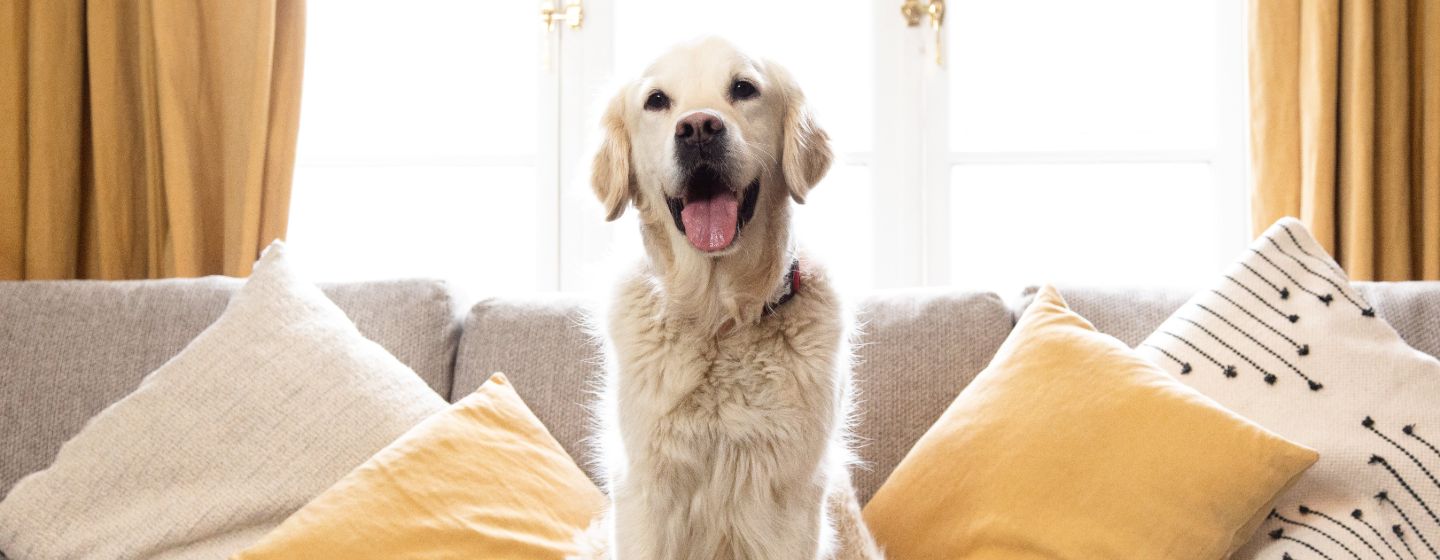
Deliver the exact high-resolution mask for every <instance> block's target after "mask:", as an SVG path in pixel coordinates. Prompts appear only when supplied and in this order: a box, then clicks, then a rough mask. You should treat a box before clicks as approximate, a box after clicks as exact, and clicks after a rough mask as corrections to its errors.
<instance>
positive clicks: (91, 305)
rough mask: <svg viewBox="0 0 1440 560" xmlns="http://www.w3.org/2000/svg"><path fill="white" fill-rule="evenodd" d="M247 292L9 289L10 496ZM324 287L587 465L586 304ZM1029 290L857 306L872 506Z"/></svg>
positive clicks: (448, 386) (1439, 317)
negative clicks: (500, 389)
mask: <svg viewBox="0 0 1440 560" xmlns="http://www.w3.org/2000/svg"><path fill="white" fill-rule="evenodd" d="M239 285H240V281H239V280H236V279H232V278H218V277H216V278H201V279H193V280H159V281H133V282H85V281H63V282H0V495H4V494H5V493H6V492H8V491H9V489H10V487H11V486H12V485H13V484H14V483H15V482H16V481H17V480H19V479H20V478H21V477H23V476H24V475H26V474H28V473H30V472H33V471H36V470H39V469H42V468H44V467H45V466H46V465H47V464H48V463H49V462H50V461H51V460H52V459H53V457H54V455H55V453H56V451H57V450H58V449H59V447H60V445H61V444H62V443H63V442H64V441H65V440H67V439H68V438H70V437H71V436H73V435H74V434H75V433H76V432H78V431H79V430H80V429H81V427H83V426H84V424H85V421H86V419H88V418H90V417H91V416H93V415H95V414H96V413H98V412H99V411H100V410H101V409H103V408H104V407H105V406H107V405H109V404H110V403H112V402H114V401H116V400H118V399H120V398H121V397H123V396H125V395H126V394H127V393H129V392H130V391H131V390H133V389H134V388H135V386H136V385H138V384H139V383H140V380H141V378H142V377H144V375H145V374H146V373H148V372H150V371H151V370H153V369H155V368H156V367H158V366H160V365H161V364H162V363H164V362H165V361H166V360H168V359H169V358H170V357H171V356H174V355H175V354H176V353H178V352H179V351H180V350H181V349H182V348H184V346H185V345H186V343H188V342H189V341H190V340H191V339H192V338H194V337H195V336H196V335H197V334H199V332H200V331H201V330H203V329H204V328H205V327H206V326H208V325H209V324H210V323H211V322H212V321H214V320H215V318H216V317H218V316H219V315H220V313H221V312H222V311H223V310H224V307H225V303H226V301H227V300H228V297H229V295H230V294H231V293H232V292H234V290H235V289H236V288H237V287H238V286H239ZM323 287H324V289H325V292H326V293H327V294H329V296H330V297H331V299H333V300H334V301H335V302H336V303H337V304H338V305H339V306H340V307H341V308H342V309H344V310H345V311H346V313H348V314H349V315H350V317H351V318H352V319H353V320H354V321H355V323H356V324H357V325H358V326H359V328H360V331H361V332H362V333H364V334H365V335H366V336H368V337H370V338H371V339H372V340H375V341H376V342H378V343H380V344H381V345H382V346H384V347H385V348H387V349H389V350H390V352H391V353H393V354H395V355H396V356H397V357H398V358H399V359H400V360H401V361H403V362H405V363H406V364H408V365H409V366H410V367H411V368H412V369H414V370H415V372H416V373H417V374H419V375H420V376H421V377H422V378H424V379H425V381H426V382H428V383H429V384H430V386H431V387H433V388H434V389H435V390H436V391H437V392H439V393H440V394H441V395H443V396H446V397H447V398H449V399H450V400H452V401H453V400H456V399H458V398H460V397H463V396H464V395H466V394H468V393H469V392H471V391H472V390H474V389H475V388H476V387H478V386H479V385H480V383H482V382H483V381H484V380H485V379H486V377H487V376H489V374H490V373H491V372H495V371H503V372H506V373H507V374H508V375H509V376H510V378H511V380H512V382H513V383H514V385H515V387H516V388H517V389H518V390H519V392H520V394H521V396H522V397H524V398H525V400H526V402H527V403H528V404H529V405H530V407H531V408H533V409H534V410H535V413H536V414H537V415H538V416H539V417H540V419H541V420H543V421H544V422H545V424H546V425H547V426H548V427H549V428H550V430H551V431H552V432H553V433H554V434H555V437H556V438H557V439H559V440H560V443H561V444H562V445H564V446H565V448H566V449H567V450H569V451H570V452H571V454H572V455H573V456H575V457H576V459H577V460H578V461H579V462H580V463H581V465H584V466H587V467H588V466H589V465H590V461H589V460H588V457H587V455H586V444H585V439H586V436H587V426H589V425H590V423H589V422H588V414H589V413H588V411H587V408H586V404H587V403H588V402H590V400H591V396H590V395H591V390H592V389H593V387H594V381H595V376H596V371H597V370H598V368H599V364H598V360H597V359H596V355H595V354H596V347H595V346H594V345H593V343H592V341H590V340H589V339H588V338H587V336H586V335H585V331H584V329H583V328H582V326H581V325H582V321H583V317H584V315H583V314H584V310H585V309H586V306H587V302H586V301H584V300H581V299H577V298H573V297H568V296H556V297H553V298H545V299H529V300H522V299H487V300H483V301H480V302H479V303H476V304H474V305H473V306H468V309H465V307H466V306H464V305H463V304H462V303H461V302H458V301H456V299H455V296H454V295H453V294H452V293H451V291H450V290H448V289H447V288H446V286H445V285H444V284H443V283H441V282H435V281H425V280H405V281H391V282H367V283H354V284H340V285H327V286H323ZM1361 291H1362V292H1363V293H1364V294H1365V295H1366V296H1367V297H1368V298H1369V299H1370V300H1371V302H1372V303H1373V304H1375V305H1376V307H1377V309H1378V310H1379V314H1380V315H1381V316H1382V317H1384V318H1385V319H1386V320H1388V321H1389V322H1390V323H1391V324H1392V325H1394V326H1395V328H1396V329H1397V330H1398V331H1399V332H1400V334H1401V336H1402V337H1404V338H1405V340H1406V341H1408V342H1409V343H1410V344H1411V345H1412V346H1414V347H1416V348H1417V349H1419V350H1421V351H1424V352H1428V353H1430V354H1432V355H1434V354H1436V353H1437V352H1440V282H1428V283H1420V282H1416V283H1390V284H1362V285H1361ZM1061 292H1062V293H1063V294H1064V295H1065V297H1066V298H1067V300H1068V301H1069V302H1070V304H1071V305H1072V306H1073V307H1074V308H1075V309H1076V311H1078V312H1079V313H1080V314H1082V315H1084V316H1085V317H1087V318H1089V319H1090V320H1091V321H1092V322H1093V323H1094V324H1095V325H1096V327H1098V328H1099V329H1100V330H1101V331H1104V332H1107V333H1110V334H1112V335H1114V336H1116V337H1117V338H1119V339H1121V340H1123V341H1124V342H1126V343H1127V344H1130V345H1134V344H1136V343H1138V342H1139V341H1140V340H1141V339H1143V338H1144V337H1145V336H1146V335H1148V334H1149V332H1150V331H1151V330H1153V329H1154V328H1155V327H1156V326H1158V325H1159V324H1160V323H1161V322H1162V321H1163V320H1164V319H1165V318H1166V317H1167V316H1169V314H1170V313H1171V312H1172V311H1174V310H1175V309H1176V308H1178V307H1179V306H1180V305H1181V304H1182V303H1184V301H1185V299H1187V298H1188V296H1189V294H1188V292H1186V291H1182V290H1152V289H1096V288H1084V287H1068V288H1067V287H1065V286H1061ZM1029 293H1030V290H1027V291H1026V292H1025V293H1021V294H1012V295H1011V296H1010V297H1009V298H1008V299H1007V298H1002V297H1001V296H1000V295H998V294H994V293H985V292H961V291H948V290H937V289H925V290H903V291H892V292H883V293H876V294H872V295H870V296H868V297H865V298H863V299H861V300H859V301H857V302H856V303H857V305H856V308H857V310H858V319H859V320H858V325H859V326H860V327H861V330H862V332H861V334H860V336H859V344H858V345H857V357H858V363H857V365H856V380H857V384H858V388H859V395H860V402H861V406H860V412H861V419H860V422H859V425H858V434H857V435H858V436H859V440H860V442H861V445H860V448H859V453H860V456H861V458H862V459H863V460H864V461H865V463H866V466H865V467H864V469H863V470H861V471H860V472H858V473H857V475H856V478H857V484H858V487H859V491H860V492H861V498H862V500H868V499H869V497H870V495H872V494H873V493H874V491H875V489H876V488H877V487H878V486H879V485H880V483H881V482H882V481H884V480H885V477H886V476H887V475H888V474H889V473H890V471H891V470H892V469H893V468H894V467H895V465H896V463H898V462H899V461H900V459H902V458H903V457H904V455H905V453H906V451H907V450H908V449H909V448H910V446H911V445H912V444H913V443H914V442H915V440H916V439H918V438H919V437H920V435H921V434H923V433H924V432H925V430H926V429H927V428H928V427H929V426H930V424H931V423H932V422H934V420H935V419H936V418H937V417H939V415H940V413H941V412H942V411H944V409H945V407H946V406H947V405H948V404H949V403H950V401H951V400H952V399H954V398H955V395H957V394H958V393H959V392H960V390H961V389H962V388H964V387H965V384H966V383H968V382H969V381H970V380H971V379H972V378H973V377H974V376H975V374H976V373H978V372H979V371H980V370H981V369H982V368H984V367H985V365H986V363H987V362H989V360H990V358H991V356H993V355H994V353H995V351H996V349H997V348H998V347H999V346H1000V343H1001V342H1002V341H1003V340H1004V339H1005V337H1006V335H1007V334H1008V333H1009V332H1010V329H1011V328H1012V327H1013V326H1014V323H1015V319H1016V317H1017V315H1018V312H1019V311H1020V310H1022V309H1023V308H1024V306H1025V305H1026V304H1027V303H1028V298H1029ZM297 373H300V374H303V372H297Z"/></svg>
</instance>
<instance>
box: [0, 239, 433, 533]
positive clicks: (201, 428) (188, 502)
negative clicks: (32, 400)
mask: <svg viewBox="0 0 1440 560" xmlns="http://www.w3.org/2000/svg"><path fill="white" fill-rule="evenodd" d="M444 406H445V402H444V400H443V399H441V398H440V396H439V395H437V394H435V391H433V390H431V389H430V387H429V386H427V385H426V384H425V382H424V381H422V380H421V379H420V377H419V376H417V375H415V373H414V372H413V371H411V370H410V369H409V368H407V367H405V365H404V364H402V363H400V361H399V360H397V359H395V358H394V357H393V356H391V355H390V354H389V353H387V352H386V351H385V350H384V349H383V348H381V347H380V346H379V345H377V344H375V343H373V342H371V341H369V340H366V339H365V338H364V337H362V336H361V335H360V333H359V331H357V330H356V329H355V325H354V324H352V323H351V322H350V320H349V319H347V318H346V317H345V314H344V313H343V312H341V311H340V309H339V308H337V307H335V305H334V304H333V303H331V302H330V301H329V300H328V299H326V298H325V296H324V295H323V294H322V293H321V292H320V290H319V289H318V288H316V287H315V286H313V285H311V284H309V283H306V282H304V281H302V280H301V279H300V278H299V277H298V276H297V275H296V273H295V272H294V271H293V270H292V269H291V265H290V263H289V262H287V260H286V258H285V249H284V247H283V246H282V245H281V244H279V243H276V244H274V245H271V246H270V248H269V249H268V250H267V251H266V252H265V255H264V256H263V257H262V258H261V259H260V261H259V262H258V263H257V264H256V266H255V270H254V273H253V275H252V276H251V277H250V279H249V280H248V281H247V282H246V283H245V286H244V287H242V288H241V289H240V290H239V291H238V292H237V293H236V294H235V296H234V297H232V298H231V301H230V304H229V305H228V306H227V307H226V309H225V312H224V313H223V314H222V315H221V317H220V318H219V319H218V320H216V322H215V323H214V324H213V325H211V326H210V327H209V328H207V329H206V330H205V331H204V332H202V333H201V334H200V335H199V336H198V337H196V338H195V340H194V341H192V342H191V343H190V344H189V345H188V346H186V347H185V349H184V350H183V351H181V352H180V354H179V355H177V356H175V357H174V358H173V359H171V360H170V361H169V362H166V363H165V364H164V365H163V366H161V367H160V368H159V369H157V370H155V371H154V372H152V373H150V374H149V375H148V376H146V378H145V379H144V381H143V382H141V384H140V386H139V388H137V389H136V390H135V392H134V393H132V394H130V395H129V396H127V397H125V398H124V399H121V400H120V401H117V402H116V403H115V404H113V405H111V406H110V407H108V408H106V409H105V410H104V411H102V412H101V413H100V414H98V415H97V416H95V417H94V418H92V419H91V420H90V421H89V423H88V424H86V426H85V428H84V429H82V430H81V431H80V433H78V434H76V435H75V437H74V438H72V439H71V440H70V441H68V442H66V443H65V445H64V446H62V447H61V448H60V451H59V453H58V455H57V456H56V458H55V461H54V463H53V464H52V465H51V466H50V467H49V468H47V469H45V470H42V471H39V472H36V473H33V474H31V475H30V476H28V477H26V478H25V479H23V480H21V481H20V482H19V483H18V484H16V485H15V487H14V488H12V489H11V491H10V493H9V495H8V496H7V497H6V498H5V500H4V502H0V550H3V551H4V552H5V554H8V555H10V556H11V557H12V558H24V559H50V558H65V559H76V558H82V559H83V558H97V559H98V558H106V559H108V558H184V559H194V558H202V559H203V558H225V557H227V556H229V555H230V554H233V553H234V552H236V551H238V550H241V549H243V548H245V547H246V546H248V545H249V544H251V543H253V542H254V541H255V540H257V539H259V538H260V537H261V536H263V535H265V534H266V533H268V532H269V531H270V530H272V529H273V528H274V527H275V526H277V525H279V524H280V522H281V521H283V520H284V519H285V518H286V517H288V516H289V515H290V514H291V513H294V512H295V510H297V509H299V508H300V506H303V505H304V504H305V502H308V501H309V500H310V499H311V498H313V497H315V495H316V494H319V493H320V492H322V491H324V490H325V489H326V488H328V487H329V486H330V485H332V484H334V483H335V481H337V480H339V479H340V478H341V477H342V476H344V475H345V473H347V472H350V470H351V469H353V468H355V466H356V465H359V464H360V463H362V462H364V461H365V459H367V458H368V457H370V456H371V455H373V454H374V453H375V452H376V451H379V450H380V449H381V448H383V447H384V446H385V445H386V444H388V443H390V442H391V441H392V440H394V439H395V438H396V437H399V436H400V434H403V433H404V432H405V430H408V429H409V428H410V427H411V426H414V425H415V424H416V423H418V422H419V421H420V420H422V419H424V418H425V417H426V416H429V415H430V414H431V413H433V412H435V411H437V410H440V409H442V408H444Z"/></svg>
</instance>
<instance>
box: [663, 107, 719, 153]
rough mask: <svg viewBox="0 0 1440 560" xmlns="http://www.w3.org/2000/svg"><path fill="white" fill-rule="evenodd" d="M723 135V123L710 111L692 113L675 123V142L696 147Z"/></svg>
mask: <svg viewBox="0 0 1440 560" xmlns="http://www.w3.org/2000/svg"><path fill="white" fill-rule="evenodd" d="M724 134H725V121H722V120H720V115H717V114H715V113H713V112H711V111H693V112H691V113H690V114H688V115H685V116H683V117H681V118H680V120H679V121H678V122H676V123H675V141H676V142H683V143H686V144H690V145H692V146H698V145H701V144H707V143H709V142H710V141H711V140H714V139H716V138H719V137H720V136H723V135H724Z"/></svg>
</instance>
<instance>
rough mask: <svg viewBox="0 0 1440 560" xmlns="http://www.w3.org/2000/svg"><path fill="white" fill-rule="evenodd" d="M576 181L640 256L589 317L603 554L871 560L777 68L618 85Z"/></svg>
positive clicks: (830, 326) (657, 74) (675, 65)
mask: <svg viewBox="0 0 1440 560" xmlns="http://www.w3.org/2000/svg"><path fill="white" fill-rule="evenodd" d="M603 126H604V129H605V138H604V142H603V144H602V146H601V147H600V149H599V151H598V153H597V155H596V156H595V162H594V169H593V176H592V184H593V187H594V189H595V194H596V195H597V196H598V197H599V198H600V201H601V202H602V204H603V205H604V207H605V211H606V213H607V216H608V219H611V220H613V219H615V218H617V217H619V216H620V215H621V214H622V213H623V212H625V210H626V209H627V208H628V207H632V206H633V207H634V208H635V210H636V211H637V212H638V213H639V222H640V227H641V232H642V236H643V239H644V244H645V252H646V255H647V258H646V259H644V261H643V262H642V263H640V264H639V265H638V266H637V267H636V268H635V269H634V270H633V271H632V272H630V273H629V274H627V275H625V276H624V277H623V278H622V280H621V282H620V285H619V287H618V290H617V292H616V295H615V298H614V300H613V301H612V302H611V305H610V308H609V311H608V316H607V317H606V318H604V319H603V320H602V323H603V325H604V329H605V331H606V336H604V337H603V338H605V339H606V340H605V343H606V346H607V354H608V368H609V373H608V376H609V377H608V380H607V383H608V386H607V388H606V398H605V403H604V404H603V405H602V407H601V410H602V416H604V422H605V424H606V425H605V428H604V429H605V430H607V431H608V432H609V433H608V434H607V435H606V436H605V437H602V439H603V440H605V441H609V442H613V443H611V444H609V445H602V446H603V447H605V449H603V455H604V456H605V459H604V461H605V469H606V471H607V472H606V478H607V482H608V486H609V488H608V489H609V492H610V496H611V498H612V503H613V508H612V510H611V511H610V513H609V515H608V526H607V527H608V528H607V529H603V531H608V532H609V533H610V534H609V539H605V540H609V542H610V543H612V544H611V554H612V555H613V557H614V558H618V559H619V560H651V559H656V560H658V559H664V560H674V559H694V560H721V559H737V560H738V559H756V560H788V559H797V560H798V559H804V560H812V559H830V558H844V559H877V558H880V557H881V554H880V552H879V551H878V549H877V548H876V546H875V544H874V542H873V541H872V539H871V538H870V535H869V533H868V532H867V531H866V529H865V526H864V524H863V522H862V520H861V519H860V511H859V507H858V505H857V504H856V501H855V497H854V491H853V489H852V488H851V484H850V478H849V474H848V471H847V468H848V463H849V458H850V453H849V451H848V449H847V447H846V437H845V435H846V420H847V414H848V412H849V408H850V407H849V398H850V396H849V395H850V353H849V345H848V341H847V337H848V331H849V329H848V325H849V321H848V317H847V315H846V314H845V313H844V311H843V309H842V306H841V304H840V300H839V299H838V298H837V296H836V294H835V293H834V292H833V291H832V289H831V286H830V283H829V282H828V281H827V280H826V277H825V273H824V271H823V270H822V269H821V268H820V267H819V266H818V265H817V264H816V263H814V262H813V261H811V260H808V259H806V258H804V257H802V256H801V255H800V254H799V253H798V252H797V251H796V249H795V245H794V243H793V242H792V236H791V230H790V209H791V205H790V201H791V200H792V199H793V200H794V201H795V202H797V203H801V202H804V201H805V196H806V194H807V193H808V192H809V191H810V189H811V188H813V187H815V185H816V183H817V182H819V181H820V179H821V177H823V176H824V175H825V173H826V171H827V170H828V169H829V167H830V160H831V151H830V146H829V138H828V137H827V136H826V134H825V132H824V131H823V130H822V129H821V128H820V127H819V126H817V125H816V123H815V121H814V118H813V117H812V116H811V113H810V111H809V110H808V109H807V107H806V104H805V96H804V95H803V94H802V93H801V91H800V88H799V87H798V86H797V85H796V84H795V82H794V80H793V79H792V78H791V76H790V74H789V73H788V72H786V71H785V70H784V69H783V68H781V67H780V66H777V65H776V64H774V63H772V62H769V61H763V60H759V59H756V58H751V57H749V56H746V55H744V54H742V53H741V52H739V51H738V50H737V49H736V48H735V47H733V46H732V45H730V44H729V43H727V42H725V41H722V40H719V39H703V40H699V41H696V42H693V43H688V44H684V45H681V46H678V47H676V48H674V49H673V50H671V51H670V52H668V53H666V54H665V55H663V56H661V57H660V58H659V59H658V60H656V61H655V62H654V63H653V64H652V65H651V66H650V67H649V69H647V70H646V71H645V72H644V75H643V76H641V77H640V78H639V79H637V80H635V81H633V82H631V83H629V84H628V85H626V86H624V87H623V88H621V90H620V92H619V93H618V94H616V95H615V97H614V99H613V100H612V101H611V102H610V103H609V105H608V108H607V110H606V111H605V114H604V117H603Z"/></svg>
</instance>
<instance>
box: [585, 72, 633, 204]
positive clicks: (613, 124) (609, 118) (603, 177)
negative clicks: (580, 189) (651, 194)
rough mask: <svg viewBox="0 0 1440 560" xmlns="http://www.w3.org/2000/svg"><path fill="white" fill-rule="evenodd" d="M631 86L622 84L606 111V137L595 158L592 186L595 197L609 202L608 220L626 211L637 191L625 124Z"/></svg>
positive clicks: (601, 122) (604, 132)
mask: <svg viewBox="0 0 1440 560" xmlns="http://www.w3.org/2000/svg"><path fill="white" fill-rule="evenodd" d="M629 90H630V88H628V87H626V88H622V89H621V90H620V93H618V94H616V95H615V98H614V99H611V100H610V103H609V106H607V107H606V109H605V115H604V116H603V117H601V118H600V125H601V127H602V128H603V129H604V131H603V134H604V135H605V137H604V139H603V140H602V141H601V143H600V149H599V150H598V151H596V152H595V162H594V164H593V166H592V167H591V170H590V188H593V189H595V197H596V198H599V199H600V203H601V204H603V205H605V220H606V221H612V220H614V219H616V218H619V217H620V215H621V214H624V213H625V206H626V205H627V204H629V203H630V200H631V197H632V196H633V195H634V192H635V181H634V178H633V177H632V176H631V174H630V131H629V130H627V129H626V127H625V102H626V100H627V99H628V97H629V95H628V94H629Z"/></svg>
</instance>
